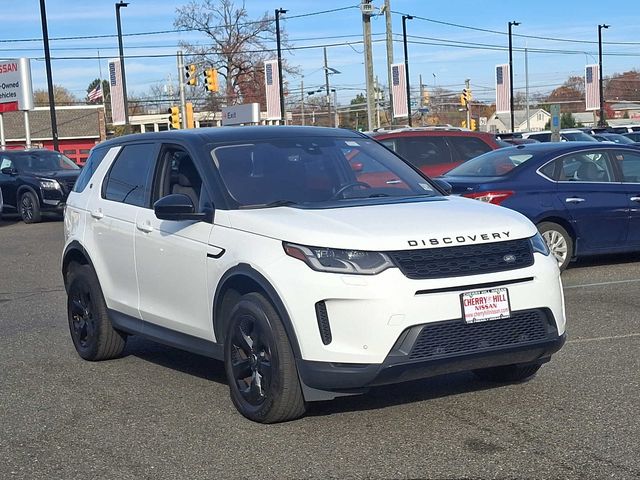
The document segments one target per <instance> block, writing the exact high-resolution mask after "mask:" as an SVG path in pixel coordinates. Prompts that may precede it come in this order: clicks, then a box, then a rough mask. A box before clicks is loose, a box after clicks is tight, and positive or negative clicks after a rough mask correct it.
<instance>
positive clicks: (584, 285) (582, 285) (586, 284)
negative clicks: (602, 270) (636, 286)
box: [564, 278, 640, 290]
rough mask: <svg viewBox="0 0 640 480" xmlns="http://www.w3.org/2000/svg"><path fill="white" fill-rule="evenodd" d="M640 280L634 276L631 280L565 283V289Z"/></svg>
mask: <svg viewBox="0 0 640 480" xmlns="http://www.w3.org/2000/svg"><path fill="white" fill-rule="evenodd" d="M638 282H640V278H632V279H629V280H613V281H611V282H599V283H583V284H578V285H565V286H564V289H565V290H568V289H570V288H582V287H601V286H604V285H617V284H620V283H638Z"/></svg>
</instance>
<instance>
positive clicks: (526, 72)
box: [524, 48, 531, 132]
mask: <svg viewBox="0 0 640 480" xmlns="http://www.w3.org/2000/svg"><path fill="white" fill-rule="evenodd" d="M524 82H525V83H524V85H525V88H524V98H525V100H524V101H525V103H526V106H525V109H526V114H527V132H530V131H531V119H530V118H529V116H530V114H529V54H528V51H527V49H526V48H525V49H524Z"/></svg>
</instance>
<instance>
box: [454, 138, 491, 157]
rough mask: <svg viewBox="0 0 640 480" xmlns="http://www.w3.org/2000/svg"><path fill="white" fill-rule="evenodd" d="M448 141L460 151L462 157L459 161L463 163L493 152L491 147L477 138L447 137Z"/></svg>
mask: <svg viewBox="0 0 640 480" xmlns="http://www.w3.org/2000/svg"><path fill="white" fill-rule="evenodd" d="M447 141H448V142H449V144H451V145H453V148H455V149H456V150H457V151H458V153H459V154H460V155H459V158H458V159H457V160H458V161H462V162H464V161H465V160H469V159H470V158H473V157H477V156H478V155H482V154H483V153H487V152H489V151H491V150H492V148H491V147H490V146H489V145H487V144H486V143H484V142H483V141H482V140H480V139H479V138H476V137H447Z"/></svg>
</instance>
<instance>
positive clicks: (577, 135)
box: [562, 132, 598, 142]
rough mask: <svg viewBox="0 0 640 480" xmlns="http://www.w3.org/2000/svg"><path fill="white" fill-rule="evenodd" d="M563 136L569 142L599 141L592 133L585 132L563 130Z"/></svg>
mask: <svg viewBox="0 0 640 480" xmlns="http://www.w3.org/2000/svg"><path fill="white" fill-rule="evenodd" d="M562 138H563V139H565V140H567V141H569V142H597V141H598V140H596V139H595V138H593V137H592V136H591V135H587V134H586V133H584V132H562Z"/></svg>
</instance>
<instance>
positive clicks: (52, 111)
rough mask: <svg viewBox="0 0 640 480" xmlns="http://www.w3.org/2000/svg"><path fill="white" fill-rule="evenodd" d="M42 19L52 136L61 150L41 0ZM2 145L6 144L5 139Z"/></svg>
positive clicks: (47, 30) (55, 147)
mask: <svg viewBox="0 0 640 480" xmlns="http://www.w3.org/2000/svg"><path fill="white" fill-rule="evenodd" d="M40 19H41V20H42V41H43V43H44V60H45V66H46V69H47V90H48V91H49V112H50V115H51V136H52V137H53V149H54V150H59V142H58V122H57V121H56V101H55V98H54V96H53V74H52V73H51V52H50V51H49V29H48V28H47V8H46V6H45V4H44V0H40ZM2 143H3V144H4V139H3V142H2Z"/></svg>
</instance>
